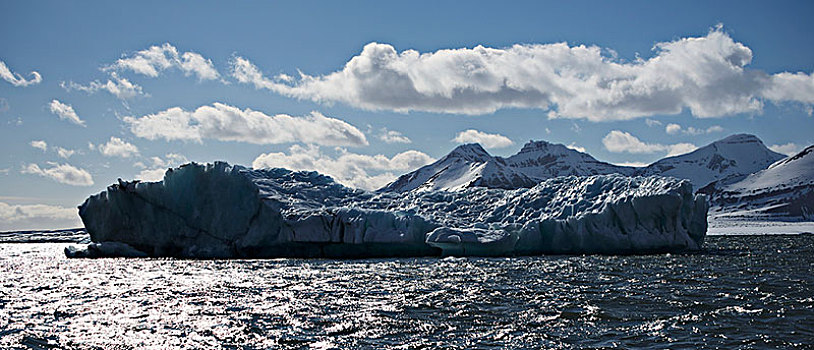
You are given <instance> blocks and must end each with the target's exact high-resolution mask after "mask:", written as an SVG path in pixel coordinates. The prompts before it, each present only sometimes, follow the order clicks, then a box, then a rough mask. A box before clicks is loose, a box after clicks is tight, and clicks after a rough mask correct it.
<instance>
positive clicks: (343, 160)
mask: <svg viewBox="0 0 814 350" xmlns="http://www.w3.org/2000/svg"><path fill="white" fill-rule="evenodd" d="M433 161H434V159H432V158H431V157H430V156H428V155H426V154H424V153H422V152H419V151H414V150H409V151H405V152H401V153H399V154H396V155H394V156H393V157H390V158H388V157H387V156H384V155H381V154H377V155H373V156H371V155H364V154H356V153H351V152H348V151H346V150H343V149H340V150H339V155H338V156H337V157H331V156H330V155H327V154H325V153H323V152H322V151H321V150H320V148H319V147H318V146H315V145H308V146H300V145H293V146H291V147H290V148H289V150H288V154H286V153H284V152H272V153H264V154H261V155H259V156H258V157H257V158H256V159H255V160H254V162H252V167H253V168H255V169H260V168H286V169H291V170H309V171H318V172H320V173H322V174H326V175H329V176H331V177H333V178H334V179H335V180H336V181H337V182H339V183H342V184H344V185H347V186H351V187H356V188H362V189H367V190H373V189H378V188H381V187H383V186H384V185H386V184H388V183H389V182H391V181H393V180H395V179H396V177H397V175H395V174H393V173H392V172H391V171H400V172H406V171H409V170H413V169H416V168H419V167H421V166H424V165H426V164H429V163H431V162H433ZM377 172H378V174H376V173H377Z"/></svg>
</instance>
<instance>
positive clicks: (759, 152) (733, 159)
mask: <svg viewBox="0 0 814 350" xmlns="http://www.w3.org/2000/svg"><path fill="white" fill-rule="evenodd" d="M783 158H785V156H784V155H782V154H780V153H777V152H774V151H772V150H770V149H769V148H768V147H766V145H765V144H763V141H761V140H760V139H759V138H758V137H757V136H755V135H751V134H735V135H730V136H727V137H725V138H723V139H720V140H718V141H715V142H712V143H710V144H708V145H706V146H704V147H700V148H698V149H697V150H695V151H692V152H690V153H686V154H682V155H677V156H672V157H667V158H664V159H661V160H659V161H657V162H655V163H653V164H650V165H649V166H648V167H647V168H644V169H642V170H640V171H638V172H637V174H638V175H661V176H673V177H677V178H680V179H688V180H690V182H692V184H693V187H695V188H696V189H699V188H703V187H705V186H707V185H708V184H710V183H712V182H715V181H719V182H721V181H722V182H729V181H735V180H737V179H739V178H742V177H744V176H746V175H749V174H752V173H755V172H757V171H760V170H763V169H766V168H767V167H768V166H769V165H771V164H772V163H774V162H776V161H778V160H780V159H783Z"/></svg>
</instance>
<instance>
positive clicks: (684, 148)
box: [665, 143, 698, 157]
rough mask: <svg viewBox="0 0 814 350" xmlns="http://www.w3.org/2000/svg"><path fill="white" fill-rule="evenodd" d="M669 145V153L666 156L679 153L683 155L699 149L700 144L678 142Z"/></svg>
mask: <svg viewBox="0 0 814 350" xmlns="http://www.w3.org/2000/svg"><path fill="white" fill-rule="evenodd" d="M666 147H667V155H666V156H665V157H672V156H677V155H682V154H685V153H690V152H692V151H695V150H696V149H698V146H696V145H693V144H691V143H676V144H672V145H666Z"/></svg>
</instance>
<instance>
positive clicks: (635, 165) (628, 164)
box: [613, 162, 649, 168]
mask: <svg viewBox="0 0 814 350" xmlns="http://www.w3.org/2000/svg"><path fill="white" fill-rule="evenodd" d="M613 164H616V165H619V166H632V167H634V168H642V167H646V166H648V165H649V164H647V163H642V162H621V163H613Z"/></svg>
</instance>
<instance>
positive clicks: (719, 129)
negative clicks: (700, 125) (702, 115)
mask: <svg viewBox="0 0 814 350" xmlns="http://www.w3.org/2000/svg"><path fill="white" fill-rule="evenodd" d="M723 131H724V128H723V127H721V126H720V125H713V126H710V127H708V128H707V130H706V132H707V134H711V133H714V132H723Z"/></svg>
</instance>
